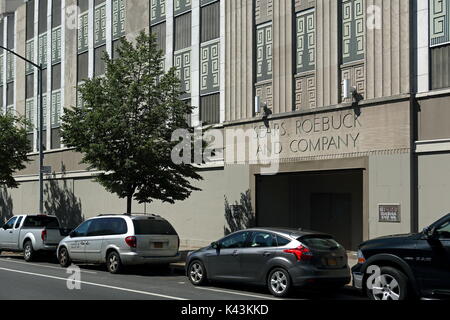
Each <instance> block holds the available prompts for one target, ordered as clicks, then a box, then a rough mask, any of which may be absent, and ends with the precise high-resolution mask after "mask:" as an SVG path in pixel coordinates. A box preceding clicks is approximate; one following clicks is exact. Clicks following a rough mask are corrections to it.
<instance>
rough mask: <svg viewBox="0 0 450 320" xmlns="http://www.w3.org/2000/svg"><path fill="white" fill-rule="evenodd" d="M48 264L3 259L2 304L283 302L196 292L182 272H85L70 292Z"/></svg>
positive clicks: (349, 292)
mask: <svg viewBox="0 0 450 320" xmlns="http://www.w3.org/2000/svg"><path fill="white" fill-rule="evenodd" d="M48 260H49V259H41V261H38V262H34V263H26V262H25V261H24V260H23V258H22V257H16V256H0V300H42V299H44V300H93V299H100V300H260V301H264V300H266V301H268V300H279V299H276V298H274V297H273V296H271V295H270V294H268V293H267V291H266V290H265V288H259V287H247V286H238V285H224V284H214V286H207V287H201V288H199V287H194V286H193V285H192V284H191V283H190V282H189V280H188V279H187V278H186V277H185V276H184V275H183V274H182V272H181V271H180V270H177V269H173V268H172V269H170V270H156V269H152V268H151V267H146V268H133V269H129V270H127V271H126V273H125V274H121V275H112V274H110V273H108V272H107V271H106V270H105V267H102V266H81V267H80V270H81V273H80V278H79V279H78V281H77V282H73V281H71V282H70V283H69V284H71V285H72V287H73V286H74V285H79V287H80V288H79V289H77V288H75V289H72V290H70V289H69V288H68V279H69V277H71V276H72V277H73V275H72V274H69V273H67V270H66V269H63V268H61V267H60V266H59V265H58V264H57V263H56V261H55V262H53V261H52V262H49V261H48ZM72 279H73V278H72ZM75 280H77V279H75ZM290 299H306V300H361V299H364V298H363V297H362V296H361V295H360V294H359V293H358V292H356V291H354V290H353V289H352V288H344V289H342V290H341V291H340V292H338V293H329V292H323V291H322V292H321V291H316V292H311V291H310V292H302V291H296V292H294V294H293V295H292V297H291V298H290Z"/></svg>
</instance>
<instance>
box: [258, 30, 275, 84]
mask: <svg viewBox="0 0 450 320" xmlns="http://www.w3.org/2000/svg"><path fill="white" fill-rule="evenodd" d="M272 73H273V70H272V24H271V23H270V24H265V25H262V26H259V27H257V30H256V81H257V82H260V81H265V80H271V79H272Z"/></svg>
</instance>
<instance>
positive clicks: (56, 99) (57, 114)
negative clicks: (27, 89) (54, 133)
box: [51, 90, 61, 128]
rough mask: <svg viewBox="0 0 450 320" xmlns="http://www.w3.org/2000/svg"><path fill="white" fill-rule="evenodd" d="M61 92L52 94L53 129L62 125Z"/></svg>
mask: <svg viewBox="0 0 450 320" xmlns="http://www.w3.org/2000/svg"><path fill="white" fill-rule="evenodd" d="M60 118H61V90H58V91H54V92H53V93H52V105H51V120H52V121H51V126H52V128H55V127H59V126H60V124H61V121H60Z"/></svg>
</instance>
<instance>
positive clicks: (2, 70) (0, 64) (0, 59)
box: [0, 55, 5, 103]
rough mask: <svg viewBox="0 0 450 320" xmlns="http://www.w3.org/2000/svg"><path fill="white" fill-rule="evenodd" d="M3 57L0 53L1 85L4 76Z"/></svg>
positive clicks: (0, 84)
mask: <svg viewBox="0 0 450 320" xmlns="http://www.w3.org/2000/svg"><path fill="white" fill-rule="evenodd" d="M3 59H4V55H0V86H2V85H3V79H4V77H5V70H4V69H3V61H4V60H3ZM2 90H3V88H2ZM2 92H3V91H2ZM0 103H3V101H0Z"/></svg>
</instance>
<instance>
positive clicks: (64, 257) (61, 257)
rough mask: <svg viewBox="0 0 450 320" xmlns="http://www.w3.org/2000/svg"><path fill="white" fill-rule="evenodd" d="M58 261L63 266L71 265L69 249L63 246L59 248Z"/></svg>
mask: <svg viewBox="0 0 450 320" xmlns="http://www.w3.org/2000/svg"><path fill="white" fill-rule="evenodd" d="M58 261H59V264H60V265H61V267H63V268H67V267H68V266H70V265H71V263H72V261H70V256H69V251H67V249H66V248H64V247H63V248H61V249H60V250H59V254H58Z"/></svg>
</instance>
